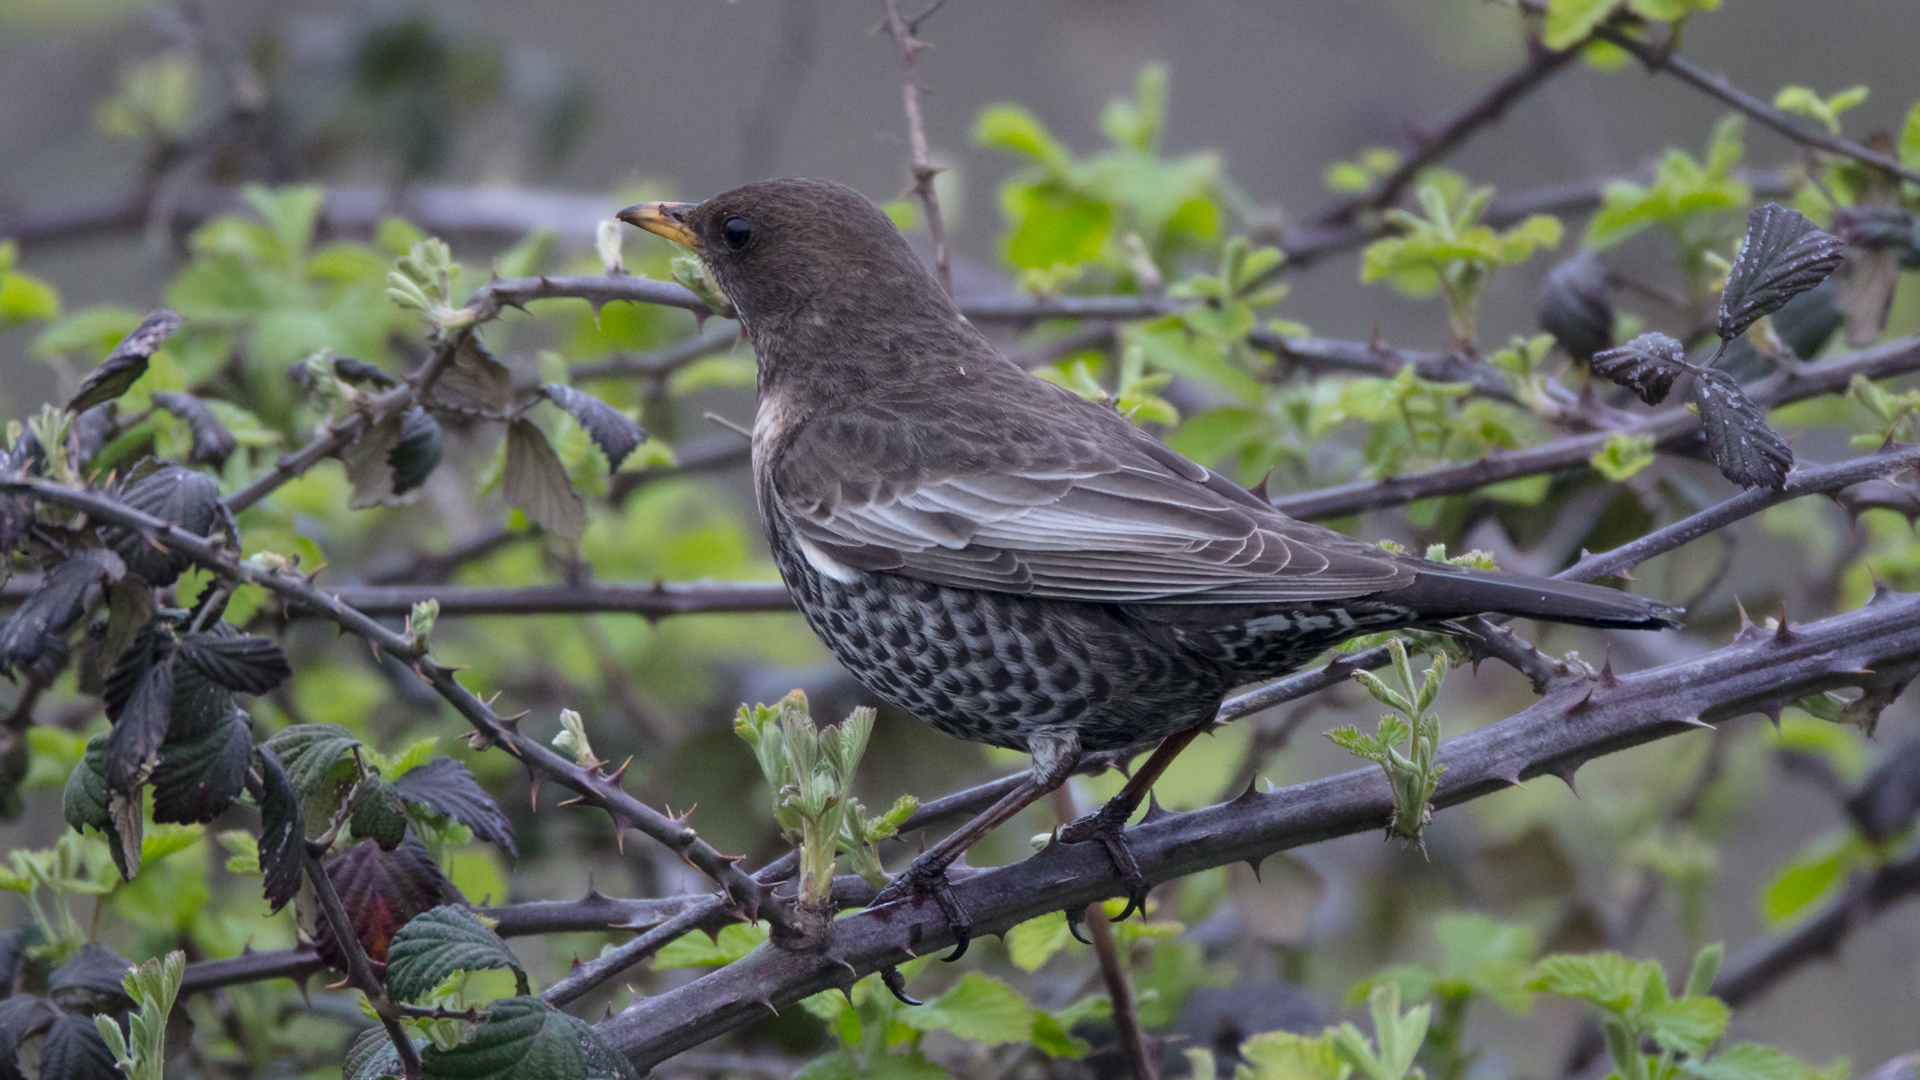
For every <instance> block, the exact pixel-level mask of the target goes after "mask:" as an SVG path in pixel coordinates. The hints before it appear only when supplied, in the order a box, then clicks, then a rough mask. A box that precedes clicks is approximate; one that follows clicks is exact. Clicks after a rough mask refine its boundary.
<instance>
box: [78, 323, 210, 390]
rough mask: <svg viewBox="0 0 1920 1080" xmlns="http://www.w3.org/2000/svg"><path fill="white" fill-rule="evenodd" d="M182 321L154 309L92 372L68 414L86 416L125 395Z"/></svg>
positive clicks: (144, 372)
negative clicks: (101, 404)
mask: <svg viewBox="0 0 1920 1080" xmlns="http://www.w3.org/2000/svg"><path fill="white" fill-rule="evenodd" d="M183 321H184V320H183V319H181V318H180V316H178V315H175V314H174V313H173V312H171V311H168V310H167V309H166V308H154V309H153V311H152V313H151V314H149V315H148V316H147V317H146V319H145V321H143V322H141V324H140V325H139V326H137V327H134V329H133V332H132V333H130V334H128V335H127V336H126V337H125V338H124V339H122V340H121V342H120V344H118V345H115V346H114V347H113V351H112V352H110V353H108V354H107V358H106V359H105V360H102V361H100V366H99V367H97V368H94V369H93V374H91V375H89V376H87V381H86V382H84V383H81V384H80V392H79V393H78V394H75V395H74V396H73V400H72V401H69V402H67V411H68V412H76V413H77V412H85V411H86V410H88V409H91V408H93V407H94V406H95V405H98V404H100V403H101V402H103V401H111V400H113V399H114V398H117V397H119V396H120V395H121V394H124V393H126V392H127V388H128V387H130V386H132V385H133V384H134V383H135V382H137V381H139V378H140V376H142V375H144V374H146V372H147V359H148V358H149V357H151V356H152V355H153V354H154V352H155V350H157V349H159V348H160V346H161V344H162V343H164V342H165V341H166V340H167V339H168V338H170V337H172V336H173V332H174V331H175V330H178V329H180V324H181V323H182V322H183Z"/></svg>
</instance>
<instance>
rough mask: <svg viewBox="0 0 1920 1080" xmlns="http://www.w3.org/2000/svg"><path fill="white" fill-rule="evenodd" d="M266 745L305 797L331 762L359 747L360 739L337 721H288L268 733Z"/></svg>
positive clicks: (323, 774) (296, 789)
mask: <svg viewBox="0 0 1920 1080" xmlns="http://www.w3.org/2000/svg"><path fill="white" fill-rule="evenodd" d="M265 745H266V746H267V747H268V748H270V749H271V750H272V751H273V752H274V754H275V755H276V756H277V757H278V759H279V761H280V762H281V763H282V765H283V767H284V768H285V770H286V776H287V779H288V781H289V782H290V783H291V784H292V785H293V789H294V790H295V791H297V792H299V793H300V794H301V795H303V796H304V795H309V794H312V793H313V791H314V790H316V789H317V788H319V786H320V785H321V783H322V782H324V781H325V780H326V778H327V773H328V771H329V770H331V769H332V768H333V763H334V762H336V761H339V760H340V759H341V758H343V757H345V756H346V755H347V754H348V753H349V752H351V751H352V750H353V748H354V747H356V746H359V745H360V740H359V738H358V737H357V736H355V735H354V733H353V732H351V731H348V730H347V729H346V728H343V727H341V726H340V725H339V724H289V725H287V726H286V727H283V728H281V729H280V730H279V731H276V732H274V733H273V734H272V735H271V736H269V737H268V739H267V741H266V743H265Z"/></svg>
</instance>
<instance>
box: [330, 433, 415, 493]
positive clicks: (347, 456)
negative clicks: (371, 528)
mask: <svg viewBox="0 0 1920 1080" xmlns="http://www.w3.org/2000/svg"><path fill="white" fill-rule="evenodd" d="M399 445H400V418H399V417H397V416H394V417H389V418H387V419H385V420H382V421H380V422H379V423H377V424H375V425H373V426H372V427H370V428H368V429H367V430H366V433H365V434H363V435H361V436H360V438H359V439H357V440H355V441H354V443H353V445H351V446H349V447H347V448H346V449H345V450H342V451H341V452H340V463H341V464H342V465H345V466H346V467H347V479H348V480H350V481H352V483H353V494H352V495H351V496H349V497H348V499H347V509H349V510H365V509H367V508H369V507H374V506H384V505H393V504H395V503H396V502H405V501H411V500H403V499H401V498H400V493H399V492H398V491H397V490H396V489H395V487H394V473H393V452H394V450H395V449H396V448H397V447H399Z"/></svg>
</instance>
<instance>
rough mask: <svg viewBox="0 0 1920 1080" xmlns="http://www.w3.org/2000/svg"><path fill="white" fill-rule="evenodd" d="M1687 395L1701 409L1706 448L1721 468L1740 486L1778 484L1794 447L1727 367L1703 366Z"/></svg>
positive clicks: (1789, 466) (1784, 476)
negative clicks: (1788, 443) (1741, 387)
mask: <svg viewBox="0 0 1920 1080" xmlns="http://www.w3.org/2000/svg"><path fill="white" fill-rule="evenodd" d="M1689 397H1690V399H1691V400H1692V402H1693V403H1694V405H1696V406H1698V407H1699V409H1700V430H1701V433H1702V434H1704V435H1705V436H1706V439H1707V453H1709V454H1711V455H1713V463H1714V464H1715V465H1718V466H1719V467H1720V472H1721V474H1722V475H1724V476H1726V478H1727V479H1729V480H1731V481H1733V482H1734V483H1736V484H1739V485H1740V486H1741V487H1744V488H1757V487H1765V488H1771V489H1773V490H1775V491H1778V490H1780V487H1781V485H1783V484H1785V483H1786V482H1787V471H1788V470H1789V469H1792V468H1793V449H1792V447H1789V446H1788V445H1787V440H1786V438H1785V437H1783V436H1782V435H1781V434H1780V433H1779V432H1777V431H1775V430H1773V428H1772V427H1770V426H1768V424H1767V418H1766V417H1765V416H1764V415H1763V414H1762V413H1761V412H1760V407H1759V406H1757V405H1755V404H1754V403H1753V401H1752V399H1751V398H1748V397H1747V395H1746V394H1745V393H1743V392H1742V391H1741V389H1740V385H1739V384H1738V383H1736V382H1734V381H1733V379H1732V378H1731V377H1730V376H1728V375H1727V373H1726V372H1724V371H1721V370H1719V369H1718V368H1707V369H1703V370H1702V371H1700V372H1699V375H1698V377H1697V378H1696V379H1695V380H1694V383H1693V389H1692V392H1691V394H1690V395H1689Z"/></svg>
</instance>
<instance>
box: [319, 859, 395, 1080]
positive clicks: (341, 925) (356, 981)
mask: <svg viewBox="0 0 1920 1080" xmlns="http://www.w3.org/2000/svg"><path fill="white" fill-rule="evenodd" d="M300 856H301V858H303V859H304V860H306V865H307V880H308V881H310V882H312V883H313V894H314V898H315V899H316V900H317V901H318V902H319V907H320V916H321V918H324V919H326V920H327V928H328V929H329V930H331V931H332V932H333V940H334V941H335V942H337V943H338V944H339V946H340V952H341V953H342V954H343V955H345V956H346V958H347V978H348V980H349V981H350V982H352V983H353V988H354V989H356V990H358V991H360V992H361V993H362V994H364V995H366V998H367V1001H368V1002H369V1003H370V1004H371V1005H372V1006H373V1011H374V1012H375V1014H377V1015H378V1016H379V1017H380V1026H381V1027H382V1028H385V1029H386V1032H387V1038H388V1039H390V1040H391V1041H392V1042H393V1049H394V1052H395V1053H397V1054H399V1056H400V1069H401V1071H402V1072H403V1073H404V1074H405V1076H406V1078H407V1080H415V1078H416V1077H418V1076H419V1075H420V1051H419V1050H418V1049H416V1048H415V1047H414V1045H413V1039H412V1038H411V1037H409V1036H408V1035H407V1029H406V1027H405V1026H404V1025H402V1024H401V1023H400V1011H399V1010H398V1009H396V1008H395V1007H394V1003H393V1001H392V1000H391V999H390V998H388V997H387V988H386V986H385V984H384V983H382V982H381V980H380V976H378V975H376V974H374V971H373V961H371V960H369V959H367V950H366V949H365V948H364V947H363V946H362V945H361V944H360V928H359V927H357V926H355V925H354V924H353V918H352V916H349V915H348V914H347V909H346V907H345V906H343V905H342V904H341V903H340V894H339V893H338V892H336V891H335V890H334V887H333V879H332V878H330V877H328V876H327V871H326V868H325V867H323V866H321V865H320V858H319V856H318V855H317V854H315V852H314V851H313V848H312V846H303V848H302V849H301V852H300Z"/></svg>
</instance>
